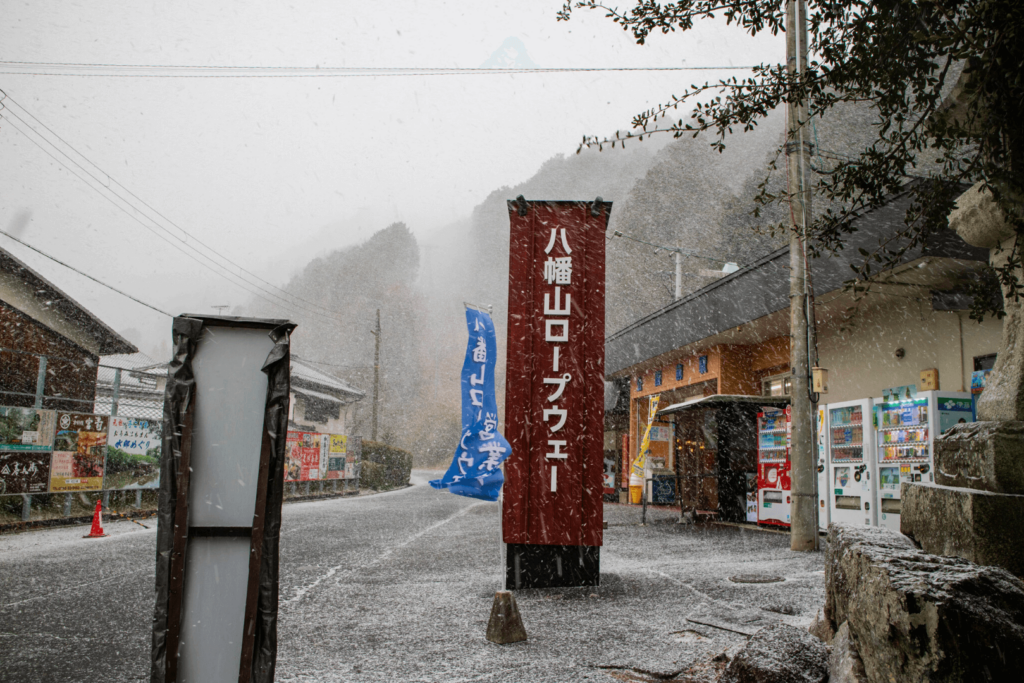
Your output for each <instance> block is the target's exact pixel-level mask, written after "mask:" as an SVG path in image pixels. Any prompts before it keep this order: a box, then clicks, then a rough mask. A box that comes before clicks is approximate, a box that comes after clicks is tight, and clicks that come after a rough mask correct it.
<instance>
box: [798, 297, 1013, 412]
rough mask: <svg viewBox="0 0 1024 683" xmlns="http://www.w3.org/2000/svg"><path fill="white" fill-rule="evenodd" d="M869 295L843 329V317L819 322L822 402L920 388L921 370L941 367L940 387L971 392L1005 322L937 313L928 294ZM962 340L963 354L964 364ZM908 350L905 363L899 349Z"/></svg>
mask: <svg viewBox="0 0 1024 683" xmlns="http://www.w3.org/2000/svg"><path fill="white" fill-rule="evenodd" d="M919 291H920V290H909V292H908V290H903V291H901V292H900V295H895V294H869V295H868V300H867V301H865V302H863V303H862V307H861V310H860V311H858V312H857V314H856V315H855V316H854V317H853V318H852V320H851V322H850V323H849V325H850V329H846V330H841V329H840V327H841V320H840V319H839V316H833V319H831V320H824V321H822V320H820V319H819V321H818V339H819V343H818V351H819V354H820V364H821V367H823V368H826V369H828V371H829V393H828V394H827V395H826V396H822V399H821V400H822V402H824V403H839V402H841V401H850V400H854V399H859V398H870V397H874V396H879V395H880V394H881V392H882V390H883V389H885V388H887V387H894V386H902V385H907V384H917V383H918V381H919V380H920V373H921V371H922V370H926V369H929V368H937V369H938V371H939V389H940V390H942V391H961V390H963V391H970V387H971V372H972V371H973V370H974V363H973V359H974V357H975V356H983V355H987V354H990V353H996V352H997V351H998V350H999V343H1000V339H1001V335H1002V322H1001V321H999V320H995V319H994V318H986V319H985V321H984V322H983V323H978V322H976V321H974V320H971V319H970V318H969V317H968V313H967V312H966V311H959V312H956V311H933V310H932V307H931V301H930V296H929V295H928V292H927V290H925V291H924V292H923V296H921V295H920V294H917V292H919ZM961 340H962V342H963V356H962V363H961ZM898 348H902V349H904V352H905V355H904V357H903V358H902V359H898V358H896V355H895V351H896V349H898Z"/></svg>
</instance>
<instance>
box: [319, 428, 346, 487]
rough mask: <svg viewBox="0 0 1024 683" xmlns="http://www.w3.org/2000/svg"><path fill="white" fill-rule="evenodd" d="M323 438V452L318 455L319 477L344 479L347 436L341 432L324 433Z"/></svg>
mask: <svg viewBox="0 0 1024 683" xmlns="http://www.w3.org/2000/svg"><path fill="white" fill-rule="evenodd" d="M323 440H324V452H323V453H322V454H321V456H320V478H321V479H345V478H346V477H345V460H346V455H347V454H348V437H347V436H344V435H341V434H324V435H323Z"/></svg>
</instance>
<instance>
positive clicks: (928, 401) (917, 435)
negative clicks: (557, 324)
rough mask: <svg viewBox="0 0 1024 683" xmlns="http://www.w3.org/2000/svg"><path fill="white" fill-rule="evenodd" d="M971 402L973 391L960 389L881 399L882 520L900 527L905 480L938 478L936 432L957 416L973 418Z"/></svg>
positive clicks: (878, 411)
mask: <svg viewBox="0 0 1024 683" xmlns="http://www.w3.org/2000/svg"><path fill="white" fill-rule="evenodd" d="M908 393H909V392H908ZM971 408H972V407H971V395H970V394H969V393H966V392H960V391H957V392H953V391H925V392H921V393H919V394H917V395H916V396H915V395H909V396H905V397H903V398H895V397H893V398H890V399H889V400H882V399H876V405H875V413H874V423H875V433H876V434H877V446H878V485H879V490H878V493H879V496H878V518H879V521H878V524H879V525H881V526H884V527H888V528H890V529H894V530H896V531H899V529H900V485H901V484H903V483H904V482H915V481H919V482H931V481H934V480H935V478H934V476H933V471H932V470H933V468H934V461H933V459H932V458H933V454H934V449H933V444H934V442H935V436H936V434H942V433H943V432H945V431H946V430H947V429H949V428H950V427H952V426H953V425H955V424H957V423H958V422H970V421H971V418H972V410H971Z"/></svg>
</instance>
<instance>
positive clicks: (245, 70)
mask: <svg viewBox="0 0 1024 683" xmlns="http://www.w3.org/2000/svg"><path fill="white" fill-rule="evenodd" d="M0 68H2V69H5V70H0V73H2V74H12V75H26V76H85V77H107V78H366V77H377V76H385V77H394V76H480V75H486V76H496V75H513V74H556V73H588V72H658V71H673V72H676V71H736V70H747V71H749V70H751V69H754V68H755V67H753V66H633V67H628V66H620V67H600V66H596V67H551V68H539V67H534V68H526V67H475V68H473V67H319V66H313V67H308V66H197V65H186V64H97V63H76V62H22V61H9V60H7V61H2V60H0Z"/></svg>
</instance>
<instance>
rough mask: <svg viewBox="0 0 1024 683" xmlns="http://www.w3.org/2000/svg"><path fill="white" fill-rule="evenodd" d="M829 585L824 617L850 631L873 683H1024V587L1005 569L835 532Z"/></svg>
mask: <svg viewBox="0 0 1024 683" xmlns="http://www.w3.org/2000/svg"><path fill="white" fill-rule="evenodd" d="M904 504H906V503H905V502H904ZM825 586H826V595H825V616H826V617H827V618H828V619H830V620H831V622H832V624H833V625H834V626H835V625H839V624H842V623H843V622H844V621H845V622H847V623H848V624H849V629H850V633H851V635H852V638H853V640H854V642H855V643H856V647H857V650H858V652H859V653H860V656H861V659H862V660H863V662H864V669H865V671H866V673H867V677H868V680H870V681H886V682H888V681H892V682H894V683H895V682H899V681H915V682H917V681H954V682H956V681H1012V680H1020V671H1021V668H1020V667H1021V664H1020V663H1021V662H1024V583H1022V582H1021V580H1020V579H1018V578H1017V577H1015V576H1013V575H1012V574H1010V573H1009V572H1007V571H1006V570H1005V569H1001V568H999V567H982V566H978V565H975V564H972V563H970V562H968V561H966V560H963V559H960V558H953V557H938V556H936V555H930V554H928V553H926V552H924V551H922V550H919V549H918V548H917V547H916V546H915V545H914V544H913V542H912V541H911V540H910V539H909V538H907V537H906V536H904V535H902V534H899V533H896V532H894V531H890V530H887V529H882V528H877V527H853V526H844V525H839V524H833V525H831V526H830V527H829V531H828V549H827V551H826V558H825ZM833 642H834V641H833Z"/></svg>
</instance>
